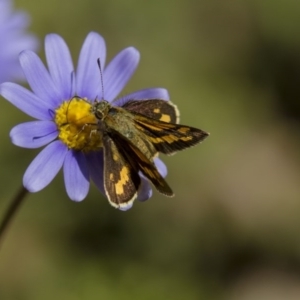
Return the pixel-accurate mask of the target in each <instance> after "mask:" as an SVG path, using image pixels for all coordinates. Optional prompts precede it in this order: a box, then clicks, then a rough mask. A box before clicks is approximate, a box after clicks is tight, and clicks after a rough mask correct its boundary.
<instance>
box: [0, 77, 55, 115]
mask: <svg viewBox="0 0 300 300" xmlns="http://www.w3.org/2000/svg"><path fill="white" fill-rule="evenodd" d="M0 95H2V96H3V97H4V98H5V99H7V100H8V101H9V102H10V103H12V104H13V105H14V106H16V107H17V108H19V109H20V110H22V111H23V112H25V113H26V114H28V115H29V116H31V117H33V118H36V119H40V120H51V119H52V118H53V115H51V114H50V113H49V112H50V111H49V105H48V104H46V103H45V102H44V101H42V100H41V99H39V98H38V97H37V96H36V95H34V94H33V93H31V92H30V91H28V90H27V89H25V88H23V87H22V86H20V85H18V84H15V83H11V82H5V83H2V84H1V85H0Z"/></svg>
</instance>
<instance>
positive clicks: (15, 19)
mask: <svg viewBox="0 0 300 300" xmlns="http://www.w3.org/2000/svg"><path fill="white" fill-rule="evenodd" d="M2 1H3V0H2ZM2 1H0V2H2ZM0 9H1V7H0ZM6 17H8V15H6ZM29 21H30V18H29V16H28V14H27V13H24V12H14V13H13V14H11V15H10V16H9V20H6V22H5V23H3V24H1V28H2V27H3V28H4V29H5V30H11V31H13V30H14V31H20V30H21V29H22V28H25V27H27V26H28V25H29Z"/></svg>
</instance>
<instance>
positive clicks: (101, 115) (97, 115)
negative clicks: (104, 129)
mask: <svg viewBox="0 0 300 300" xmlns="http://www.w3.org/2000/svg"><path fill="white" fill-rule="evenodd" d="M95 116H96V118H97V119H99V120H102V119H103V117H104V114H103V111H101V110H99V109H97V110H96V112H95Z"/></svg>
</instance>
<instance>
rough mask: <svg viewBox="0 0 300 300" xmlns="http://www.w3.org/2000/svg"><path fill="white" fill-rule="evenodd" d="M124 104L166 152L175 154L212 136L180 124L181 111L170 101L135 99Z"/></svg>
mask: <svg viewBox="0 0 300 300" xmlns="http://www.w3.org/2000/svg"><path fill="white" fill-rule="evenodd" d="M123 108H125V109H127V110H129V111H130V112H132V114H133V115H134V118H133V120H134V122H135V124H136V126H137V128H138V129H139V130H140V132H143V133H144V134H145V135H146V139H149V140H150V141H151V143H153V145H154V147H155V148H156V150H157V151H159V152H161V153H164V154H168V155H171V154H174V153H176V152H177V151H180V150H184V149H186V148H189V147H191V146H194V145H196V144H198V143H199V142H201V141H202V140H204V139H205V138H206V137H207V136H208V133H206V132H205V131H203V130H201V129H198V128H194V127H190V126H185V125H180V124H176V123H177V121H178V119H179V112H178V109H177V107H176V106H175V105H174V104H173V103H172V102H170V101H164V100H157V99H153V100H139V101H136V100H132V101H128V102H127V103H126V104H125V105H124V106H123Z"/></svg>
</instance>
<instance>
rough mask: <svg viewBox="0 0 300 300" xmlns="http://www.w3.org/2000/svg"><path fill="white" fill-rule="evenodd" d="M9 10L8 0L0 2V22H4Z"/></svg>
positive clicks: (10, 6)
mask: <svg viewBox="0 0 300 300" xmlns="http://www.w3.org/2000/svg"><path fill="white" fill-rule="evenodd" d="M11 10H12V1H10V0H2V1H0V22H2V21H4V19H5V18H6V17H7V16H9V15H10V14H11Z"/></svg>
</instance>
